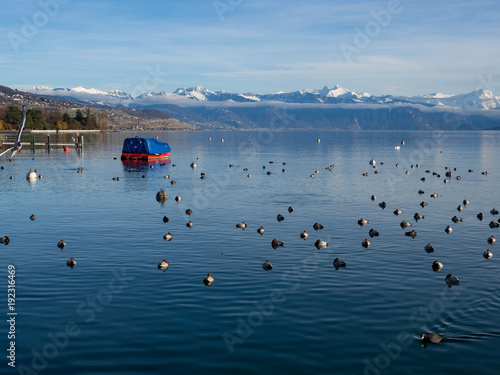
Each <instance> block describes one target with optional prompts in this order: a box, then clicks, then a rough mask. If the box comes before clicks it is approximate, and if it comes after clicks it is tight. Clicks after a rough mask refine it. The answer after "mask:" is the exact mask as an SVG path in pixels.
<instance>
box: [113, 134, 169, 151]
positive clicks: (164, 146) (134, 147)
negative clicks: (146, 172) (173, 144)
mask: <svg viewBox="0 0 500 375" xmlns="http://www.w3.org/2000/svg"><path fill="white" fill-rule="evenodd" d="M170 151H171V149H170V146H169V145H168V143H165V142H160V141H159V140H157V139H155V138H139V137H135V138H125V140H124V141H123V150H122V153H124V154H150V155H161V154H165V153H168V152H170Z"/></svg>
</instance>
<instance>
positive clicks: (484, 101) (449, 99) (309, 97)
mask: <svg viewBox="0 0 500 375" xmlns="http://www.w3.org/2000/svg"><path fill="white" fill-rule="evenodd" d="M28 91H29V92H32V93H34V94H39V95H45V96H55V97H64V98H66V99H75V100H78V101H82V102H87V103H94V104H100V105H110V106H127V107H129V106H131V107H141V106H148V105H162V104H177V105H183V106H192V105H196V104H195V103H197V102H198V103H199V104H198V105H202V103H207V102H220V103H223V102H228V103H229V102H230V103H257V102H266V101H267V102H281V103H298V104H305V103H309V104H314V103H316V104H322V103H327V104H339V103H370V104H390V103H405V104H424V105H426V106H448V107H459V108H464V109H497V108H498V109H500V97H495V96H494V95H493V93H492V92H491V91H490V90H486V89H480V90H476V91H473V92H470V93H467V94H460V95H447V94H443V93H440V92H436V93H433V94H427V95H420V96H413V97H392V96H389V95H382V96H373V95H370V94H368V93H366V92H364V93H361V94H358V93H356V92H354V91H351V90H349V89H346V88H344V87H341V86H339V85H335V86H333V87H332V88H329V87H328V86H324V87H323V88H322V89H305V90H298V91H292V92H283V91H280V92H277V93H274V94H256V93H244V94H239V93H229V92H226V91H211V90H208V89H206V88H204V87H203V86H193V87H184V88H178V89H177V90H175V91H174V92H173V93H166V92H165V91H164V90H160V91H152V92H147V93H144V94H142V95H139V96H137V97H135V98H134V97H132V96H131V95H130V94H128V93H126V92H123V91H119V90H111V91H102V90H98V89H94V88H91V89H87V88H84V87H81V86H79V87H74V88H51V87H48V86H35V87H33V89H31V90H28Z"/></svg>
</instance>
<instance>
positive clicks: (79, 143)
mask: <svg viewBox="0 0 500 375" xmlns="http://www.w3.org/2000/svg"><path fill="white" fill-rule="evenodd" d="M30 136H31V140H30V141H26V136H24V137H23V138H24V139H21V143H22V144H23V145H25V146H28V144H29V145H30V146H31V149H32V150H33V152H35V147H45V148H47V150H49V151H50V149H51V148H54V147H75V148H76V149H77V150H83V135H77V138H76V142H75V143H54V142H51V140H50V134H48V135H47V141H46V142H37V139H36V138H37V137H36V135H31V134H30ZM15 140H16V136H15V135H14V134H12V135H11V134H8V135H4V136H2V140H1V141H0V146H1V145H2V143H4V144H13V143H14V142H15Z"/></svg>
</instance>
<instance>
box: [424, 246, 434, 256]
mask: <svg viewBox="0 0 500 375" xmlns="http://www.w3.org/2000/svg"><path fill="white" fill-rule="evenodd" d="M424 249H425V251H426V252H427V253H428V254H430V253H433V252H434V246H432V245H431V244H430V243H428V244H427V245H425V247H424Z"/></svg>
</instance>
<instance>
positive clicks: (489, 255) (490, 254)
mask: <svg viewBox="0 0 500 375" xmlns="http://www.w3.org/2000/svg"><path fill="white" fill-rule="evenodd" d="M492 256H493V253H492V252H491V250H490V249H488V250H486V251H485V252H484V253H483V257H485V258H486V259H491V257H492Z"/></svg>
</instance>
